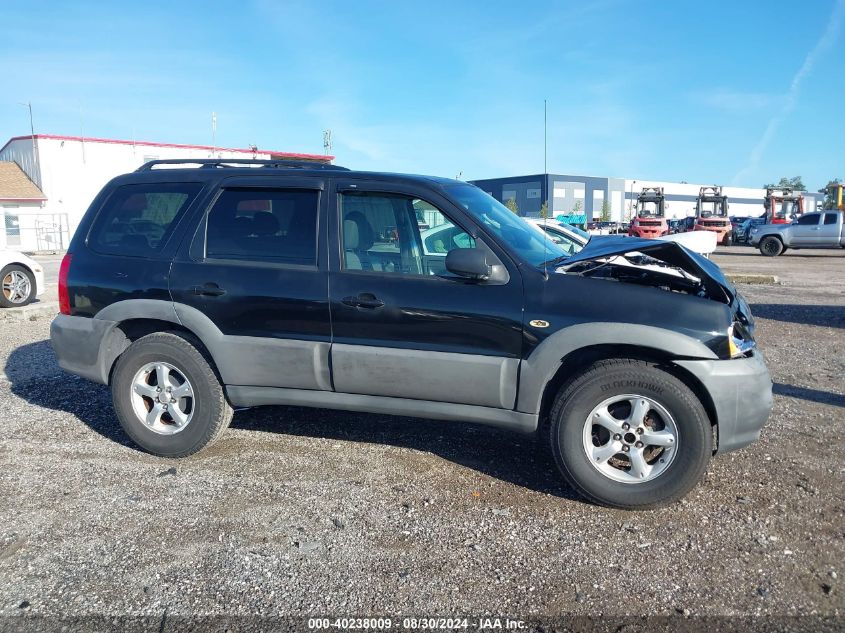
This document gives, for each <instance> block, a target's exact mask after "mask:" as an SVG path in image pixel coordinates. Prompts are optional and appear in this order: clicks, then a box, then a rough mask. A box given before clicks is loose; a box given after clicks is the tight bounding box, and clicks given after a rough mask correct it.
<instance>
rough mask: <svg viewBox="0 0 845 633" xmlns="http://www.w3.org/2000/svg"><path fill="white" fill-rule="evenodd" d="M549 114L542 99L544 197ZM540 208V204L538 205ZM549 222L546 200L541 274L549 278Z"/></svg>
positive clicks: (547, 184)
mask: <svg viewBox="0 0 845 633" xmlns="http://www.w3.org/2000/svg"><path fill="white" fill-rule="evenodd" d="M548 122H549V115H548V102H547V100H546V99H543V178H545V179H546V187H545V188H546V198H548V197H549V196H548V187H549V178H548V176H547V175H546V174H548V173H549V166H548V156H549V142H548V139H549V123H548ZM540 208H541V209H542V208H543V207H542V205H540ZM548 222H549V202H548V200H546V212H545V213H544V214H543V274H544V275H545V276H546V279H548V278H549V265H548V264H547V263H546V262H547V261H548V259H549V243H548V241H549V233H548V232H547V231H546V226H547V225H548Z"/></svg>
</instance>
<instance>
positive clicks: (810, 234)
mask: <svg viewBox="0 0 845 633" xmlns="http://www.w3.org/2000/svg"><path fill="white" fill-rule="evenodd" d="M843 225H845V212H842V211H837V210H836V209H832V210H829V211H817V212H815V213H805V214H804V215H801V216H799V217H798V218H797V219H796V220H795V221H794V222H792V224H763V225H761V226H753V227H751V234H750V236H749V237H750V241H751V245H752V246H755V247H757V248H759V249H760V252H761V253H762V254H763V255H765V256H766V257H776V256H777V255H780V254H781V253H783V252H785V251H786V249H788V248H845V226H843Z"/></svg>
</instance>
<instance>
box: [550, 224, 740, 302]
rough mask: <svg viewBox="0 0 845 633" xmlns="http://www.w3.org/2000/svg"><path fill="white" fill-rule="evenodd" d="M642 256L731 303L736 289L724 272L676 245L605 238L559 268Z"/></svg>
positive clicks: (635, 239)
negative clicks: (683, 273) (674, 269)
mask: <svg viewBox="0 0 845 633" xmlns="http://www.w3.org/2000/svg"><path fill="white" fill-rule="evenodd" d="M628 253H641V254H643V255H648V256H649V257H653V258H655V259H658V260H660V261H662V262H665V263H666V264H669V265H670V266H676V267H678V268H680V269H682V270H684V271H686V272H688V273H689V274H691V275H694V276H695V277H698V278H699V279H701V281H702V283H703V284H704V285H705V287H706V288H707V290H708V292H710V293H713V294H716V295H718V294H720V293H721V294H724V295H725V296H726V299H727V301H726V303H732V302H733V299H734V297H735V296H736V288H735V287H734V286H733V284H731V282H730V281H728V278H727V277H725V274H724V273H723V272H722V269H721V268H719V267H718V266H717V265H716V264H714V263H713V262H711V261H710V260H709V259H707V258H706V257H702V256H701V255H699V254H697V253H694V252H692V251H691V250H689V249H687V248H685V247H683V246H681V245H680V244H678V243H677V242H663V241H658V240H648V239H642V238H636V237H620V236H606V237H604V238H602V239H601V240H590V241H589V242H588V243H587V245H586V246H585V247H584V248H583V249H581V251H580V252H579V253H577V254H575V255H573V256H572V257H568V258H567V259H565V260H564V261H562V262H561V263H560V264H559V265H558V268H563V269H564V270H565V269H567V268H569V267H570V266H572V265H573V264H576V263H578V262H587V261H591V260H596V259H603V258H606V257H613V256H619V255H625V254H628Z"/></svg>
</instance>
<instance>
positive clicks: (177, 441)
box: [111, 332, 232, 457]
mask: <svg viewBox="0 0 845 633" xmlns="http://www.w3.org/2000/svg"><path fill="white" fill-rule="evenodd" d="M111 388H112V402H113V404H114V409H115V411H116V412H117V417H118V419H119V420H120V425H121V426H122V427H123V430H124V431H126V434H127V435H128V436H129V437H130V438H131V439H132V441H134V442H135V443H136V444H137V445H138V446H140V447H141V448H142V449H144V450H146V451H148V452H150V453H152V454H154V455H159V456H161V457H186V456H188V455H191V454H193V453H196V452H197V451H199V450H201V449H203V448H205V447H206V446H210V445H211V444H213V443H214V442H215V441H217V439H219V438H220V436H221V435H222V434H223V431H225V430H226V428H227V427H228V426H229V422H230V421H231V419H232V408H231V407H230V406H229V403H228V402H227V400H226V396H225V394H224V392H223V387H222V385H221V384H220V380H219V379H218V378H217V374H216V373H215V372H214V369H213V368H212V367H211V364H210V362H209V361H208V360H207V359H206V358H205V356H204V355H203V354H202V353H201V352H200V351H199V349H198V348H197V346H195V345H193V344H192V343H191V342H190V341H188V340H187V339H186V338H184V337H183V336H181V335H179V334H175V333H170V332H159V333H155V334H150V335H148V336H144V337H143V338H140V339H138V340H137V341H135V342H134V343H132V344H131V345H130V346H129V347H128V348H127V350H126V351H125V352H123V354H121V356H120V358H119V359H118V361H117V365H116V366H115V370H114V374H113V377H112V381H111Z"/></svg>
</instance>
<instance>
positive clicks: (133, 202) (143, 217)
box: [88, 183, 202, 257]
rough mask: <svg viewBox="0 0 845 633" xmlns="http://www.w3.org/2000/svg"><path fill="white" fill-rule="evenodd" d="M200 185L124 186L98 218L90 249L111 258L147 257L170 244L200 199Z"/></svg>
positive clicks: (108, 201)
mask: <svg viewBox="0 0 845 633" xmlns="http://www.w3.org/2000/svg"><path fill="white" fill-rule="evenodd" d="M201 188H202V185H201V184H200V183H154V184H138V185H122V186H120V187H117V188H116V189H115V190H114V192H113V193H112V195H111V196H109V198H108V200H107V201H106V203H105V204H104V205H103V208H102V209H100V212H99V213H98V214H97V218H96V220H94V225H93V226H92V227H91V232H90V233H89V235H88V246H89V247H90V248H91V249H92V250H94V251H96V252H98V253H103V254H107V255H127V256H130V257H145V256H152V255H155V254H156V253H159V252H160V251H161V250H162V249H163V248H164V246H165V245H166V244H167V241H168V239H169V238H170V235H171V233H172V232H173V229H174V228H175V226H176V220H177V218H179V217H180V216H181V215H182V214H183V213H184V212H185V210H186V209H187V208H188V207H189V206H190V205H191V203H192V202H193V201H194V199H195V198H196V197H197V194H198V193H199V191H200V189H201Z"/></svg>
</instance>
